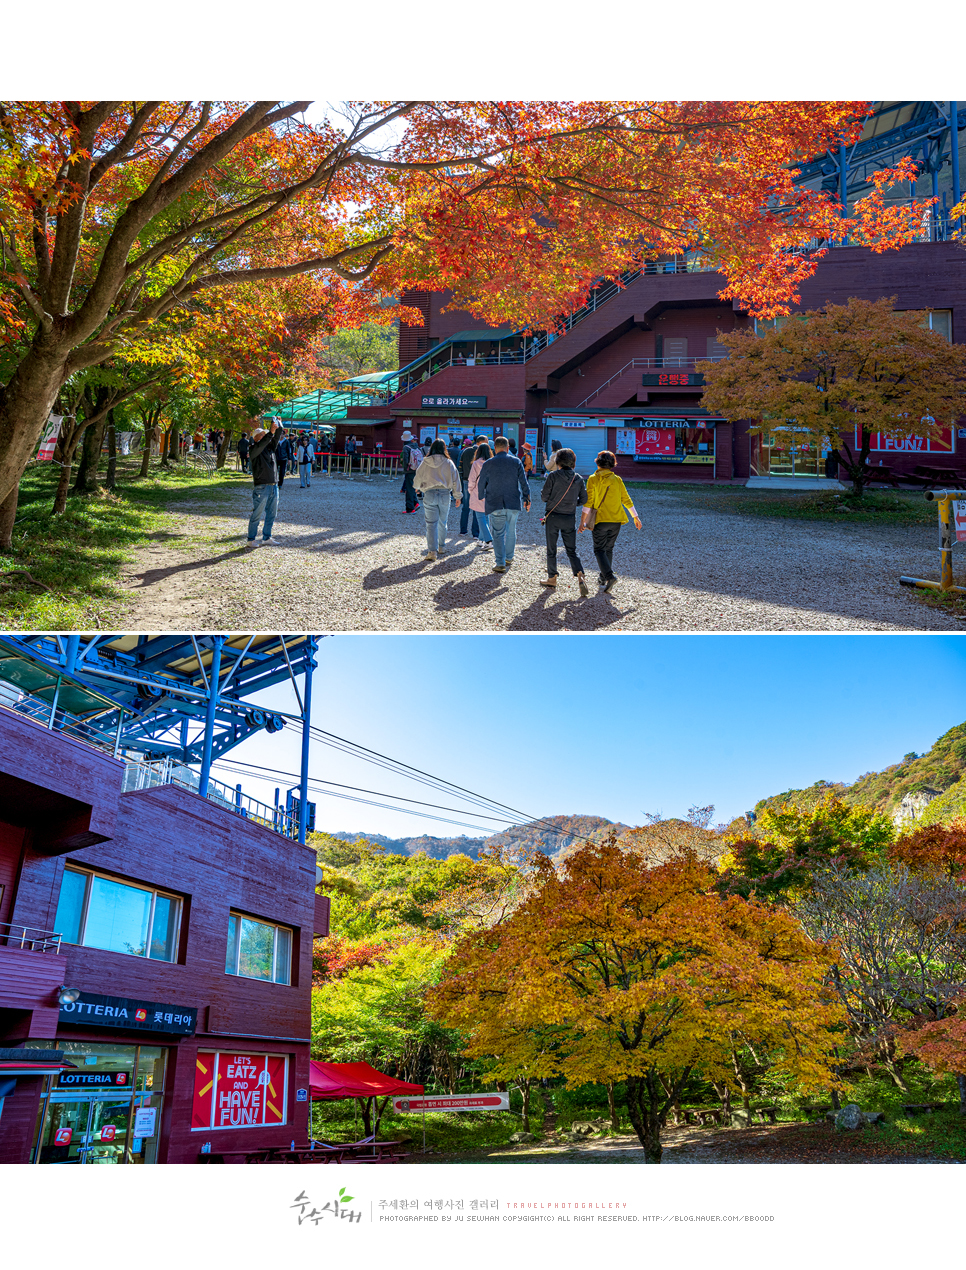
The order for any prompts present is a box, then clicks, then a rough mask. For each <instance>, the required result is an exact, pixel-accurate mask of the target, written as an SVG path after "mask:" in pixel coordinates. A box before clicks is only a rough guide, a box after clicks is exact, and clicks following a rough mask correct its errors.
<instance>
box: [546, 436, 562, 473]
mask: <svg viewBox="0 0 966 1270" xmlns="http://www.w3.org/2000/svg"><path fill="white" fill-rule="evenodd" d="M560 449H561V445H560V442H559V441H551V442H550V453H549V454H548V455H547V459H546V462H545V463H544V467H545V468H546V471H547V474H548V475H549V474H550V473H551V472H556V470H557V455H558V454H559V453H560Z"/></svg>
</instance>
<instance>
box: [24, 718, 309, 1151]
mask: <svg viewBox="0 0 966 1270" xmlns="http://www.w3.org/2000/svg"><path fill="white" fill-rule="evenodd" d="M49 713H50V719H51V720H53V719H55V718H56V719H57V720H58V727H60V726H61V725H62V723H63V718H64V716H63V713H62V712H61V713H60V714H59V715H58V714H57V712H56V711H53V710H51V711H50V712H49ZM136 768H137V765H136V764H133V763H131V762H130V761H128V762H125V760H124V759H123V758H115V757H114V756H113V755H112V754H111V753H105V752H104V751H103V750H102V749H99V748H96V747H95V746H93V745H88V744H85V743H84V741H83V740H81V739H77V738H76V737H74V736H70V735H68V734H67V732H65V731H64V730H62V729H61V730H56V731H54V730H51V729H50V727H49V726H47V725H46V724H45V722H44V720H43V718H31V717H28V716H26V715H25V714H23V713H22V712H18V711H15V710H13V709H8V708H2V707H0V1057H3V1058H5V1059H6V1060H7V1061H6V1062H5V1063H3V1062H0V1098H2V1102H0V1162H2V1163H27V1162H36V1163H192V1162H196V1161H198V1160H204V1159H206V1158H208V1159H213V1160H214V1159H217V1158H218V1157H219V1155H220V1153H222V1152H244V1151H249V1150H252V1149H257V1148H261V1147H266V1146H273V1145H274V1146H286V1147H287V1146H288V1145H289V1143H290V1142H291V1141H292V1140H295V1141H296V1143H297V1144H299V1145H302V1144H304V1143H305V1140H306V1134H307V1113H308V1106H309V1104H308V1101H307V1088H308V1084H309V1037H310V1019H311V1009H310V996H311V973H312V939H313V935H315V934H325V933H327V928H328V927H327V920H328V901H327V900H326V899H325V898H324V897H322V896H320V895H317V894H316V890H315V887H316V862H315V856H314V852H313V851H312V850H311V848H309V847H307V846H303V845H300V844H299V843H298V842H297V841H294V840H293V839H292V837H289V836H285V835H283V834H281V833H276V832H274V831H273V829H272V828H271V827H268V826H266V825H264V824H260V823H258V822H257V821H256V820H253V819H252V818H250V817H248V816H246V815H244V814H241V813H240V810H239V809H237V808H233V807H232V806H230V805H228V804H227V803H226V801H225V800H224V799H220V800H219V799H217V798H215V800H214V801H212V799H213V797H214V795H213V794H209V797H207V798H204V797H202V796H201V795H200V794H198V793H196V792H193V791H192V790H191V789H188V788H183V787H181V786H179V785H177V784H173V783H169V784H155V785H154V786H153V787H150V788H136V787H135V786H137V785H138V783H139V781H138V780H137V779H135V778H136V776H137V770H136ZM35 1051H46V1052H47V1057H48V1059H49V1058H50V1051H56V1054H57V1055H58V1056H59V1062H60V1064H61V1065H62V1068H63V1069H62V1070H59V1071H53V1072H52V1073H51V1074H45V1075H19V1076H16V1077H10V1078H7V1079H6V1080H4V1077H3V1070H4V1069H6V1070H8V1071H9V1070H12V1069H14V1070H15V1069H18V1068H20V1069H22V1067H23V1064H18V1063H16V1062H11V1061H10V1059H11V1055H20V1054H22V1055H23V1057H24V1060H25V1061H26V1060H28V1059H29V1058H30V1056H31V1054H32V1052H35ZM64 1064H71V1066H63V1065H64ZM3 1092H5V1094H6V1096H5V1097H4V1096H3ZM233 1158H243V1157H239V1156H235V1157H232V1156H229V1157H228V1159H229V1160H231V1159H233Z"/></svg>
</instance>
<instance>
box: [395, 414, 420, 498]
mask: <svg viewBox="0 0 966 1270" xmlns="http://www.w3.org/2000/svg"><path fill="white" fill-rule="evenodd" d="M402 442H403V447H402V453H401V454H400V455H399V465H400V467H401V468H402V473H403V489H404V490H405V493H406V510H405V512H404V513H403V515H404V516H411V515H412V514H413V512H414V511H415V510H416V508H417V507H418V506H419V502H418V499H417V498H416V489H415V486H414V485H413V481H414V479H415V476H416V471H417V469H418V468H419V465H420V463H422V461H423V452H422V450H421V449H420V448H419V445H418V443H417V441H416V438H415V437H414V436H413V434H412V433H411V432H404V433H403V434H402Z"/></svg>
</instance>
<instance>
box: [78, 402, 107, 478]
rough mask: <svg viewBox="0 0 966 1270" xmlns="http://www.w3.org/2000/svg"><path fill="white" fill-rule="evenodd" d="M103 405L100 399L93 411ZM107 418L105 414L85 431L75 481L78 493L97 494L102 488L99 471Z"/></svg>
mask: <svg viewBox="0 0 966 1270" xmlns="http://www.w3.org/2000/svg"><path fill="white" fill-rule="evenodd" d="M101 405H102V402H100V401H98V402H97V404H96V406H95V407H94V409H93V410H92V411H91V413H94V410H98V409H100V407H101ZM107 419H108V416H107V415H105V416H104V418H103V419H99V420H98V421H97V423H95V424H93V425H92V426H91V427H89V428H87V429H86V430H85V432H84V444H83V446H82V447H81V455H80V460H79V462H78V464H77V479H76V481H75V482H74V489H75V491H76V492H77V493H78V494H96V493H97V491H98V490H99V489H100V481H99V480H98V471H99V469H100V466H101V449H102V447H103V445H104V430H105V428H106V427H107Z"/></svg>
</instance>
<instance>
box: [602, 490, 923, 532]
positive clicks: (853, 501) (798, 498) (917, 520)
mask: <svg viewBox="0 0 966 1270" xmlns="http://www.w3.org/2000/svg"><path fill="white" fill-rule="evenodd" d="M626 484H627V487H628V489H640V490H645V491H647V492H648V493H658V494H666V495H670V496H671V497H673V498H677V499H679V500H680V501H681V502H683V503H686V504H688V505H689V506H691V507H700V508H702V509H703V510H706V511H715V512H725V513H728V514H731V515H735V516H764V517H770V518H776V519H781V520H813V521H835V522H836V523H843V522H844V523H845V524H850V525H855V524H858V525H883V526H886V527H890V528H891V527H901V528H905V527H912V526H918V525H931V526H933V527H934V528H936V533H937V539H936V541H937V543H938V541H939V539H938V533H939V530H938V522H937V515H936V506H935V504H934V503H927V502H926V500H925V499H924V498H923V496H922V494H921V493H919V492H918V491H915V490H913V491H909V492H908V493H907V492H905V491H902V492H889V493H882V492H881V491H878V490H876V491H875V492H868V491H867V492H866V493H865V495H864V496H863V497H862V498H857V497H856V496H855V495H854V494H852V493H846V492H844V491H843V492H842V493H840V494H835V493H832V492H831V491H828V492H826V491H825V490H817V491H803V492H802V493H801V494H797V493H795V491H794V490H767V489H746V488H744V486H739V485H718V486H708V485H692V484H681V485H676V484H675V485H672V484H671V483H670V482H667V483H665V482H658V481H627V482H626ZM843 507H844V508H847V509H848V510H847V511H842V510H841V509H842V508H843Z"/></svg>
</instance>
